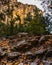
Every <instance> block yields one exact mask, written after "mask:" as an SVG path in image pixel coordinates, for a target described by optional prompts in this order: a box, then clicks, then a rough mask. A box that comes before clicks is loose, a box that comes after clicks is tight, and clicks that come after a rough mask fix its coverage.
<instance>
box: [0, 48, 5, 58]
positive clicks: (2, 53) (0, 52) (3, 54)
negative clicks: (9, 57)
mask: <svg viewBox="0 0 52 65" xmlns="http://www.w3.org/2000/svg"><path fill="white" fill-rule="evenodd" d="M5 55H6V52H5V51H3V50H2V48H1V47H0V57H3V56H5Z"/></svg>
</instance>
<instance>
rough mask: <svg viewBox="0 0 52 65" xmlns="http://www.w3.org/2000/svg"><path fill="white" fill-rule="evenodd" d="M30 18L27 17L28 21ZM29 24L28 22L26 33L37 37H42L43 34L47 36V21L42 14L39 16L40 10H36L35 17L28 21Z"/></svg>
mask: <svg viewBox="0 0 52 65" xmlns="http://www.w3.org/2000/svg"><path fill="white" fill-rule="evenodd" d="M28 18H29V17H28V16H27V18H26V19H28ZM28 21H29V23H28V22H27V24H26V28H25V29H26V31H27V32H29V33H31V34H35V35H41V34H45V33H46V26H47V24H46V21H45V18H44V17H43V15H42V14H39V9H37V8H36V9H35V10H34V17H33V19H32V17H31V19H30V20H28Z"/></svg>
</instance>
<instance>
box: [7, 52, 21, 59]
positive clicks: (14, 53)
mask: <svg viewBox="0 0 52 65" xmlns="http://www.w3.org/2000/svg"><path fill="white" fill-rule="evenodd" d="M19 55H20V53H19V52H10V53H8V54H7V57H8V58H9V59H15V58H18V57H19Z"/></svg>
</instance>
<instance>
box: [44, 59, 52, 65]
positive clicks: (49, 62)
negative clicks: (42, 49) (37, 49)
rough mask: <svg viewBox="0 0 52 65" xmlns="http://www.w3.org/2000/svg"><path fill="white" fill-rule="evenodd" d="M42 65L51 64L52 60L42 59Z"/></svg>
mask: <svg viewBox="0 0 52 65" xmlns="http://www.w3.org/2000/svg"><path fill="white" fill-rule="evenodd" d="M43 65H52V61H46V60H43Z"/></svg>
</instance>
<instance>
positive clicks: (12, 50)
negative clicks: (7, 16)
mask: <svg viewBox="0 0 52 65" xmlns="http://www.w3.org/2000/svg"><path fill="white" fill-rule="evenodd" d="M0 65H52V35H42V36H33V35H32V36H30V35H28V34H27V33H19V34H18V35H16V36H15V35H14V36H8V37H0Z"/></svg>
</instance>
